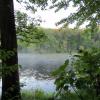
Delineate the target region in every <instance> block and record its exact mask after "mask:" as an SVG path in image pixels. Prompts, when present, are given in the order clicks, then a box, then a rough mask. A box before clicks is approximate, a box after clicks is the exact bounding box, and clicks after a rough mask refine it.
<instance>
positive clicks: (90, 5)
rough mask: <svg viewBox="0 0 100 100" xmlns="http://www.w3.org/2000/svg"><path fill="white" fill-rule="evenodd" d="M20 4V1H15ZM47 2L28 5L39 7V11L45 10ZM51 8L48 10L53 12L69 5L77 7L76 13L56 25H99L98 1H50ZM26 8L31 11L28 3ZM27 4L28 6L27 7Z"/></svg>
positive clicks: (41, 0) (99, 11)
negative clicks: (51, 9) (52, 9)
mask: <svg viewBox="0 0 100 100" xmlns="http://www.w3.org/2000/svg"><path fill="white" fill-rule="evenodd" d="M17 1H19V2H22V0H17ZM48 1H49V0H30V3H34V4H37V6H41V9H45V8H46V6H47V5H49V4H48ZM51 2H52V6H51V7H50V8H56V10H55V12H57V11H59V10H61V9H67V8H68V7H69V6H70V5H71V4H72V5H73V7H77V11H76V12H75V13H71V14H70V15H69V16H68V17H65V18H64V19H62V20H61V21H59V22H58V23H57V24H62V23H63V24H64V25H68V24H72V23H74V22H75V21H76V22H77V26H80V25H82V24H83V23H84V22H85V21H86V22H89V24H88V25H87V26H91V27H92V28H95V27H94V26H98V25H100V7H99V6H100V0H51ZM25 3H26V7H27V8H29V9H33V8H34V7H33V5H32V6H31V5H29V4H30V3H29V2H28V1H27V2H25ZM27 4H28V5H27Z"/></svg>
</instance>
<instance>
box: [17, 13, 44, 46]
mask: <svg viewBox="0 0 100 100" xmlns="http://www.w3.org/2000/svg"><path fill="white" fill-rule="evenodd" d="M40 22H41V21H40V20H39V19H38V20H36V19H34V18H30V17H28V15H27V14H25V13H21V12H19V11H17V12H16V30H17V38H18V40H19V41H24V42H26V43H30V44H31V43H39V42H43V41H44V40H46V35H45V33H44V31H43V30H42V29H41V28H39V27H37V26H38V25H39V23H40Z"/></svg>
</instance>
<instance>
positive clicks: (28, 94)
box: [22, 90, 53, 100]
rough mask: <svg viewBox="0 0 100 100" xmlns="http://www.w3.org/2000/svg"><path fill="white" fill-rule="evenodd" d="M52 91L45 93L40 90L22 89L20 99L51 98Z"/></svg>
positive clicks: (38, 99) (43, 99) (40, 99)
mask: <svg viewBox="0 0 100 100" xmlns="http://www.w3.org/2000/svg"><path fill="white" fill-rule="evenodd" d="M52 97H53V93H45V92H44V91H42V90H35V91H22V100H53V99H52Z"/></svg>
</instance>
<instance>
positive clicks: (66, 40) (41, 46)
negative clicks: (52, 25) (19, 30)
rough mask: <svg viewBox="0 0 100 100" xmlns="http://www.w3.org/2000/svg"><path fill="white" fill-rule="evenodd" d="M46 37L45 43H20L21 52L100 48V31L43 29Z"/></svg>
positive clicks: (57, 51)
mask: <svg viewBox="0 0 100 100" xmlns="http://www.w3.org/2000/svg"><path fill="white" fill-rule="evenodd" d="M42 30H43V31H44V33H45V35H46V37H47V38H46V39H45V40H44V42H39V43H33V44H30V43H28V44H25V43H24V42H23V43H22V42H19V48H18V49H19V51H20V52H38V53H65V52H77V51H78V50H79V49H80V48H82V49H86V48H92V47H96V48H100V29H98V30H97V31H96V32H92V31H91V30H90V29H87V30H83V29H70V28H63V29H45V28H43V29H42Z"/></svg>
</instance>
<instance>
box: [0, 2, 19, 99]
mask: <svg viewBox="0 0 100 100" xmlns="http://www.w3.org/2000/svg"><path fill="white" fill-rule="evenodd" d="M0 13H1V15H0V30H1V49H2V50H3V51H5V52H6V53H7V52H9V51H10V52H11V51H13V52H14V54H13V55H11V56H10V57H6V59H2V98H1V99H2V100H20V85H19V73H18V56H17V41H16V30H15V19H14V7H13V0H0ZM2 56H4V55H3V53H2Z"/></svg>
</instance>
